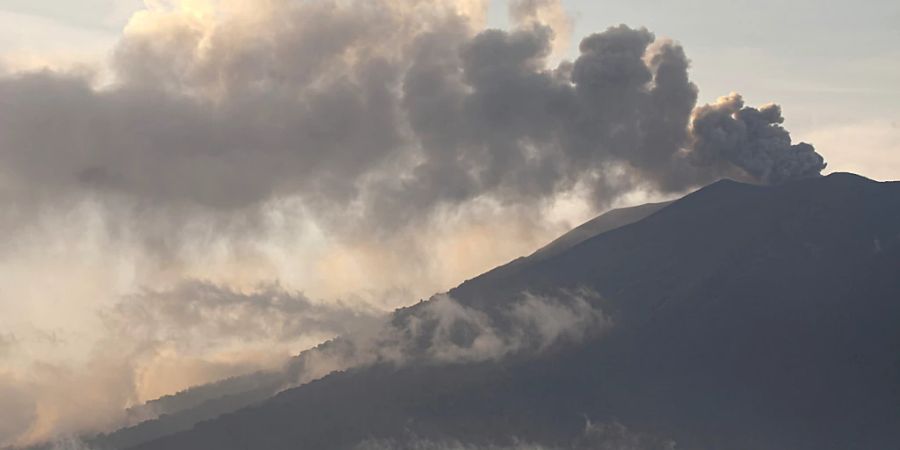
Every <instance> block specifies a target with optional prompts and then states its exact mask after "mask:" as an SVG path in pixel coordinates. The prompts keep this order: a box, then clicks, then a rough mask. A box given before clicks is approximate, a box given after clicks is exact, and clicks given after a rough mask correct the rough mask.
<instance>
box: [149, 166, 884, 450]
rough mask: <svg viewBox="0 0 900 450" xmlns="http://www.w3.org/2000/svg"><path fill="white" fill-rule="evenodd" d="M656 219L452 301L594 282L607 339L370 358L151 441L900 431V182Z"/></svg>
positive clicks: (732, 195) (702, 195) (308, 444)
mask: <svg viewBox="0 0 900 450" xmlns="http://www.w3.org/2000/svg"><path fill="white" fill-rule="evenodd" d="M645 212H646V213H647V214H649V215H648V216H646V217H640V216H641V215H642V214H637V216H638V217H637V218H636V219H635V220H637V221H635V222H634V223H631V224H628V225H624V226H619V227H616V226H610V227H608V228H609V229H606V228H605V227H598V229H599V230H601V231H602V232H600V233H599V234H596V235H592V236H591V237H584V238H581V237H579V238H573V239H563V240H561V242H560V241H557V242H555V243H554V244H551V245H550V246H548V247H547V248H545V249H543V250H541V251H539V252H537V253H535V254H533V255H532V256H530V257H527V258H521V259H519V260H516V261H514V262H513V263H511V264H508V265H506V266H503V267H500V268H498V269H495V270H493V271H491V272H488V273H486V274H484V275H482V276H480V277H478V278H475V279H473V280H470V281H467V282H466V283H463V284H462V285H460V286H459V287H457V288H455V289H453V290H451V291H450V293H449V294H450V296H451V297H452V298H453V299H454V300H455V301H456V302H458V303H459V304H460V305H461V306H462V307H465V308H468V309H469V310H472V311H478V312H480V313H483V314H484V315H485V316H486V317H491V318H495V319H496V320H497V323H499V324H500V325H498V326H500V327H503V326H504V325H503V323H504V319H502V318H504V317H508V312H509V311H510V309H511V308H513V307H514V305H515V302H516V301H518V299H521V297H522V294H523V293H524V292H527V293H531V294H532V295H537V296H544V297H548V298H551V297H554V296H558V295H559V293H560V292H572V291H590V292H593V293H595V295H592V296H590V297H588V298H589V299H590V301H591V303H592V306H593V307H595V308H597V309H598V310H601V311H602V312H603V313H604V314H605V315H606V317H608V318H609V320H610V321H611V322H612V325H611V326H610V327H609V329H608V330H606V331H605V332H604V333H599V334H591V335H588V336H587V337H586V338H585V339H584V340H582V341H580V342H578V343H576V344H571V343H570V344H569V345H555V346H553V347H552V348H550V349H549V350H547V351H543V352H538V353H532V352H525V351H523V352H514V353H511V354H510V355H509V356H508V357H505V358H500V359H485V360H478V361H468V362H457V363H441V364H438V363H434V362H429V363H423V364H396V363H395V362H390V361H388V362H383V363H376V364H374V365H366V366H362V367H357V368H354V369H349V370H346V371H344V372H337V373H334V374H331V375H329V376H326V377H324V378H322V379H320V380H317V381H313V382H311V383H308V384H305V385H303V386H300V387H298V388H294V389H289V390H287V391H284V392H281V393H280V394H278V395H276V396H275V397H273V398H271V399H269V400H266V401H264V402H261V403H258V404H256V405H255V406H252V407H249V408H244V409H241V410H239V411H237V412H234V413H230V414H226V415H223V416H221V417H219V418H217V419H215V420H210V421H206V422H202V423H199V424H197V425H196V426H194V427H193V428H192V429H190V430H188V431H184V432H180V433H176V434H173V435H170V436H166V437H163V438H160V439H157V440H153V441H150V442H145V443H143V444H142V445H140V446H138V447H137V448H140V449H146V450H153V449H173V450H177V449H190V450H199V449H217V450H218V449H245V448H253V449H288V448H290V449H297V448H303V449H306V448H308V449H332V448H333V449H342V448H354V447H355V446H357V445H358V444H359V443H360V442H362V441H366V440H369V441H371V440H375V441H377V440H384V439H387V440H390V439H397V438H401V437H403V436H415V437H417V438H423V439H431V440H438V441H440V440H444V439H452V440H459V441H466V442H471V443H475V444H486V443H504V442H511V440H512V439H518V440H521V441H525V442H536V443H541V444H545V445H548V446H558V447H563V448H568V447H573V446H577V445H576V443H577V442H580V441H578V439H580V436H583V434H584V430H585V423H586V422H587V421H590V422H591V423H615V424H622V425H624V426H625V427H627V428H628V429H629V430H631V431H632V432H634V433H639V434H640V435H642V436H644V435H646V436H654V437H658V438H660V439H663V440H667V439H671V440H673V441H675V442H677V445H678V447H677V448H679V449H718V450H728V449H735V450H738V449H766V450H779V449H785V450H787V449H791V450H797V449H816V450H821V449H875V448H894V447H895V446H896V443H897V442H900V321H898V320H900V183H877V182H874V181H871V180H867V179H864V178H862V177H858V176H856V175H851V174H833V175H830V176H827V177H821V178H816V179H809V180H803V181H798V182H793V183H789V184H785V185H780V186H773V187H763V186H754V185H748V184H741V183H737V182H733V181H721V182H718V183H715V184H713V185H711V186H708V187H706V188H704V189H701V190H700V191H697V192H695V193H693V194H691V195H688V196H686V197H685V198H683V199H681V200H678V201H676V202H673V203H672V204H669V205H662V206H661V207H660V208H658V210H655V211H654V210H653V208H652V207H647V210H645ZM588 234H589V235H590V233H588ZM573 236H574V235H573ZM435 301H438V300H437V299H434V300H431V301H429V302H422V303H420V304H418V305H415V306H413V307H410V308H405V309H403V310H400V311H398V312H397V313H396V314H395V317H394V319H393V323H394V324H403V323H407V322H409V321H410V320H412V319H411V318H416V317H417V316H418V315H420V314H422V312H423V311H426V310H427V309H428V308H429V305H431V304H433V302H435ZM454 333H456V334H461V335H466V333H471V330H469V329H466V328H465V327H463V328H462V329H460V330H456V331H454ZM336 342H338V344H334V343H333V344H332V346H338V347H339V346H340V345H339V343H340V340H338V341H336ZM417 345H418V344H417ZM422 345H426V346H427V345H429V343H428V342H425V343H423V344H422ZM598 448H603V447H598Z"/></svg>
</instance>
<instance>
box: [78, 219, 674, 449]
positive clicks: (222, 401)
mask: <svg viewBox="0 0 900 450" xmlns="http://www.w3.org/2000/svg"><path fill="white" fill-rule="evenodd" d="M668 204H669V202H666V203H649V204H645V205H640V206H634V207H627V208H621V209H614V210H610V211H608V212H606V213H603V214H601V215H599V216H597V217H595V218H594V219H591V220H590V221H588V222H586V223H584V224H582V225H580V226H578V227H576V228H574V229H572V230H571V231H569V232H567V233H566V234H563V235H562V236H560V237H559V238H557V239H556V240H554V241H553V242H551V243H549V244H548V245H546V246H545V247H543V248H541V249H539V250H537V251H536V252H534V253H533V254H532V255H531V256H529V257H523V258H518V259H516V260H515V261H512V262H510V263H509V264H506V265H503V266H500V267H498V268H496V269H494V270H492V271H491V272H489V273H490V274H493V273H506V272H509V271H516V270H520V269H521V268H522V267H524V265H530V264H533V263H534V262H536V261H538V260H541V259H544V258H547V257H550V256H552V255H555V254H558V253H560V252H562V251H564V250H566V249H568V248H570V247H572V246H575V245H577V244H578V243H580V242H582V241H584V240H586V239H589V238H591V237H593V236H596V235H598V234H601V233H604V232H606V231H609V230H612V229H615V228H619V227H622V226H625V225H628V224H630V223H633V222H636V221H638V220H641V219H643V218H644V217H647V216H649V215H650V214H653V213H654V212H656V211H658V210H659V209H661V208H663V207H664V206H666V205H668ZM526 262H527V264H526ZM486 276H487V275H486ZM335 347H336V346H335V344H334V343H325V344H323V345H321V346H319V347H317V348H314V349H310V350H307V351H304V352H302V353H301V354H300V355H297V356H296V357H294V358H292V360H291V361H290V362H289V363H288V365H287V366H286V369H285V370H284V371H273V372H258V373H252V374H248V375H243V376H238V377H234V378H229V379H226V380H222V381H218V382H215V383H210V384H206V385H202V386H197V387H193V388H191V389H188V390H185V391H183V392H179V393H177V394H173V395H169V396H165V397H162V398H160V399H158V400H154V401H151V402H148V403H146V404H144V405H140V406H138V407H136V408H133V411H131V413H132V414H133V415H135V416H138V417H140V416H147V415H153V416H159V417H157V418H155V419H152V420H147V421H144V422H141V423H139V424H136V425H134V426H131V427H127V428H123V429H120V430H117V431H115V432H112V433H109V434H104V435H100V436H96V437H94V438H92V439H90V442H91V444H92V445H94V446H96V447H100V448H126V447H130V446H134V445H138V444H141V443H144V442H147V441H150V440H153V439H156V438H159V437H163V436H166V435H168V434H173V433H176V432H180V431H185V430H188V429H190V428H191V427H192V426H194V425H195V424H197V423H199V422H202V421H205V420H210V419H213V418H216V417H218V416H220V415H222V414H225V413H229V412H233V411H236V410H238V409H241V408H243V407H247V406H250V405H254V404H257V403H259V402H262V401H264V400H266V399H268V398H270V397H272V396H273V395H275V394H276V393H277V392H278V391H280V390H281V389H283V388H284V387H285V386H289V385H291V384H294V383H297V380H298V379H303V378H309V379H314V378H317V376H314V375H308V376H304V374H305V373H306V372H308V371H309V370H308V368H307V365H308V360H310V359H313V360H315V359H316V358H317V356H318V354H321V353H335V352H340V348H335Z"/></svg>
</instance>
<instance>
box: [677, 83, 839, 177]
mask: <svg viewBox="0 0 900 450" xmlns="http://www.w3.org/2000/svg"><path fill="white" fill-rule="evenodd" d="M783 122H784V117H782V115H781V107H780V106H778V105H775V104H769V105H765V106H763V107H761V108H759V109H756V108H752V107H749V106H744V99H743V98H742V97H741V96H740V95H739V94H731V95H729V96H726V97H722V98H720V99H719V101H718V102H716V103H715V104H712V105H704V106H701V107H700V108H698V109H697V111H696V112H695V114H694V121H693V125H692V130H691V131H692V134H693V138H694V141H693V148H694V152H695V153H696V154H697V156H698V157H699V158H700V160H702V161H704V162H709V163H713V164H716V163H721V162H725V163H730V164H734V165H735V166H737V167H740V168H741V169H743V170H744V171H746V172H747V173H748V174H750V175H751V176H752V177H753V178H755V179H756V180H758V181H761V182H764V183H768V184H779V183H784V182H786V181H790V180H794V179H798V178H809V177H814V176H818V175H819V174H821V172H822V170H823V169H825V165H826V164H825V160H824V158H822V156H821V155H819V154H818V153H816V150H815V149H814V148H813V146H812V145H809V144H807V143H805V142H801V143H799V144H791V135H790V133H788V131H787V130H785V129H784V127H782V126H781V123H783Z"/></svg>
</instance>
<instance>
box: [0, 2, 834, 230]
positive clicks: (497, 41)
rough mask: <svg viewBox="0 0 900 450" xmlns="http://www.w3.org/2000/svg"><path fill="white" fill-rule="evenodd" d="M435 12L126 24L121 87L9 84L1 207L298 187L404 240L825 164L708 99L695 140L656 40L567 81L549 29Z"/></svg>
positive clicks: (319, 8)
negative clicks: (628, 195)
mask: <svg viewBox="0 0 900 450" xmlns="http://www.w3.org/2000/svg"><path fill="white" fill-rule="evenodd" d="M544 3H546V2H518V3H517V4H516V5H514V6H515V7H516V8H514V9H516V10H521V11H520V13H521V14H522V15H524V16H534V15H535V14H536V13H535V11H537V8H540V7H543V6H545V5H544ZM423 10H428V8H426V7H424V6H422V5H419V7H418V8H416V9H412V10H409V11H408V10H405V9H398V8H393V9H392V8H379V7H377V5H369V4H368V2H360V4H355V3H353V4H350V5H345V4H337V3H335V4H331V3H330V2H314V3H299V4H290V5H289V4H287V3H284V4H281V3H279V4H278V6H277V8H274V10H273V11H272V12H271V13H270V15H264V16H263V17H264V18H263V19H260V20H258V21H257V22H252V23H242V22H240V21H237V20H236V21H231V22H223V23H220V24H218V25H217V26H216V27H213V28H210V29H209V30H206V31H203V30H200V31H198V30H197V29H196V28H192V27H191V26H189V25H186V24H180V23H178V22H175V23H174V25H173V24H172V23H168V22H166V24H165V26H159V27H157V28H153V27H147V28H146V29H139V30H137V31H130V32H128V33H126V35H125V36H124V37H123V39H122V41H121V43H120V44H119V46H118V48H117V50H116V52H115V57H114V59H113V67H114V70H115V74H116V83H114V84H113V85H112V86H111V87H106V88H100V89H98V88H94V87H92V85H91V81H90V80H88V79H86V78H85V77H83V76H81V75H73V74H67V73H56V72H42V73H27V74H15V75H7V76H4V77H3V78H2V79H0V98H2V99H3V101H2V102H0V118H2V119H0V164H2V168H3V172H4V173H3V175H4V179H5V183H4V186H5V192H4V196H5V197H7V198H8V199H10V201H19V202H21V203H22V204H29V203H30V202H29V201H26V200H29V199H38V200H40V201H41V202H47V201H51V202H52V201H54V200H56V199H59V198H68V197H72V196H76V197H77V196H79V195H84V194H86V193H98V192H99V193H101V194H109V193H114V194H125V195H126V196H129V197H133V198H137V199H140V200H142V201H147V202H149V204H151V205H152V204H156V205H164V206H167V207H168V206H171V205H180V206H179V207H184V206H185V205H187V206H188V207H190V208H193V207H195V206H200V207H202V208H206V209H212V210H225V211H228V210H233V209H235V208H245V207H248V206H254V205H259V204H261V203H264V202H266V201H269V200H272V199H276V198H281V197H285V196H298V197H300V198H302V199H303V201H304V204H305V205H307V207H309V208H310V209H311V210H313V211H315V212H317V214H318V216H319V217H335V218H337V220H335V221H333V222H334V223H335V224H346V223H350V221H347V220H346V219H347V218H348V215H347V214H348V209H347V205H351V204H352V205H357V206H358V207H354V208H352V209H350V210H349V211H351V212H352V214H354V215H356V216H353V218H354V219H356V220H354V221H352V223H358V224H364V225H366V226H369V227H373V226H374V227H375V228H391V227H393V226H394V225H396V224H397V223H407V222H409V221H412V220H415V219H417V218H421V217H425V216H428V215H429V214H431V213H432V212H433V211H434V210H435V209H436V208H442V207H453V206H456V205H460V204H463V203H466V202H468V201H471V200H473V199H476V198H490V199H494V200H497V201H499V202H501V203H503V204H514V205H532V206H535V205H540V202H542V201H543V200H544V199H548V198H551V197H552V196H554V195H556V194H558V193H560V192H563V191H567V190H570V189H572V188H573V187H574V186H578V185H583V186H586V187H587V188H588V189H589V190H591V191H592V192H593V197H594V199H595V200H596V201H597V203H598V204H601V205H603V204H608V203H609V202H610V201H612V200H614V199H615V198H616V197H617V196H618V195H620V194H622V193H623V192H628V191H632V190H635V189H649V190H655V191H662V192H673V191H681V190H685V189H687V188H690V187H693V186H696V185H699V184H703V183H706V182H708V181H710V180H713V179H715V178H717V177H720V176H723V175H732V174H734V173H735V171H736V168H740V169H741V170H743V171H746V172H747V174H748V175H749V176H751V177H753V178H756V179H757V180H759V181H761V182H783V181H787V180H789V179H793V178H798V177H807V176H814V175H817V174H818V172H819V171H820V170H821V169H822V167H823V164H822V158H821V156H819V155H818V154H816V153H815V151H814V150H813V149H812V147H810V146H808V145H804V144H801V145H795V146H792V145H791V144H790V140H789V137H788V134H787V131H785V130H784V129H783V128H781V127H780V126H778V124H779V123H780V122H781V120H782V119H781V115H780V113H779V110H778V109H777V107H765V108H763V109H761V110H756V109H752V108H742V105H740V106H737V109H734V105H735V104H739V103H740V102H739V101H737V102H732V103H729V104H720V105H714V106H707V107H703V108H701V109H699V110H698V111H697V112H696V114H697V117H696V119H695V120H694V125H693V128H690V124H689V122H690V119H691V114H692V111H693V110H694V107H695V103H696V98H697V88H696V87H695V86H694V84H693V83H691V81H690V80H689V77H688V67H689V62H688V59H687V57H686V56H685V53H684V51H683V49H682V48H681V47H680V46H679V45H678V44H676V43H674V42H671V41H667V40H660V39H657V38H656V37H655V36H654V35H653V33H651V32H649V31H648V30H646V29H631V28H628V27H626V26H624V25H622V26H618V27H613V28H610V29H608V30H606V31H604V32H602V33H598V34H594V35H591V36H589V37H587V38H585V39H584V40H583V41H582V42H581V45H580V47H579V48H580V56H579V57H578V58H577V59H576V60H575V61H574V62H563V63H561V64H560V65H559V66H558V67H556V68H551V67H549V66H548V62H547V56H548V55H549V54H550V49H551V44H552V42H553V36H554V30H552V29H551V28H549V27H548V26H546V25H541V24H539V23H535V22H532V23H529V24H527V25H523V26H522V27H520V28H517V29H515V30H512V31H502V30H486V31H477V30H473V29H472V26H471V24H470V23H469V22H468V20H467V19H466V18H465V17H462V16H459V15H457V14H454V13H448V12H446V11H445V10H444V9H441V8H437V7H435V8H434V10H429V11H430V13H428V14H424V13H422V11H423ZM410 11H413V12H410ZM232 22H233V23H232ZM254 33H255V34H254ZM248 36H254V38H253V39H250V38H248ZM698 163H699V164H698ZM38 203H40V202H38ZM359 215H361V216H359Z"/></svg>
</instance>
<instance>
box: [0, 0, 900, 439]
mask: <svg viewBox="0 0 900 450" xmlns="http://www.w3.org/2000/svg"><path fill="white" fill-rule="evenodd" d="M863 3H864V4H865V6H866V7H861V5H860V4H859V3H857V4H855V5H851V6H835V7H831V8H822V7H821V6H819V5H816V4H814V3H813V2H791V3H790V4H784V3H783V2H774V1H772V2H769V1H756V2H729V3H728V4H727V5H725V4H724V3H722V2H713V1H705V0H704V1H691V2H655V1H654V2H651V1H630V2H624V1H623V2H588V1H562V2H559V1H555V0H517V1H515V2H511V3H509V4H507V3H506V2H498V1H492V2H488V3H485V1H483V0H444V1H439V2H436V1H430V0H429V1H425V0H380V1H378V2H369V1H362V0H320V1H314V2H291V1H287V0H257V1H249V0H147V1H146V2H143V1H133V0H78V1H53V0H27V1H26V0H0V202H2V208H0V209H2V214H0V232H2V233H3V234H4V236H6V237H7V239H5V240H4V242H3V244H2V245H0V363H2V365H0V446H2V445H4V444H6V443H10V442H20V443H21V442H31V441H34V440H37V439H43V438H47V437H51V436H59V435H64V434H66V433H77V432H81V431H86V430H89V431H98V430H104V429H108V428H109V427H111V426H114V425H117V424H118V425H120V424H121V420H122V417H121V412H122V410H123V409H124V408H125V407H128V406H132V405H135V404H139V403H141V402H144V401H147V400H151V399H153V398H156V397H158V396H160V395H164V394H167V393H171V392H174V391H177V390H180V389H184V388H186V387H189V386H192V385H195V384H198V383H204V382H208V381H211V380H215V379H219V378H222V377H226V376H230V375H234V374H238V373H244V372H248V371H252V370H255V369H259V368H267V367H273V366H276V365H278V364H279V363H280V362H281V361H283V360H284V358H286V357H287V356H288V355H291V354H295V353H296V352H298V351H299V350H302V349H304V348H307V347H309V346H312V345H315V344H317V343H319V342H322V341H323V340H325V339H328V338H330V337H333V336H336V335H340V334H342V333H344V332H346V331H347V329H348V327H352V326H355V325H356V324H359V323H363V322H366V321H368V320H373V319H374V318H377V317H378V316H380V315H381V314H384V313H385V312H387V311H390V310H392V309H393V308H396V307H399V306H404V305H408V304H411V303H414V302H415V301H417V300H418V299H421V298H426V297H428V296H429V295H431V294H434V293H436V292H441V291H444V290H446V289H449V288H451V287H453V286H455V285H456V284H458V283H460V282H462V281H463V280H465V279H467V278H471V277H473V276H476V275H478V274H479V273H482V272H484V271H486V270H488V269H490V268H492V267H495V266H496V265H499V264H502V263H504V262H506V261H509V260H511V259H513V258H516V257H518V256H522V255H525V254H528V253H530V252H531V251H534V250H535V249H537V248H538V247H539V246H541V245H542V244H544V243H547V242H549V241H550V240H552V239H553V238H555V237H556V236H558V235H560V234H561V233H563V232H564V231H566V230H568V229H570V228H571V227H573V226H575V225H578V224H579V223H581V222H583V221H585V220H587V219H589V218H591V217H593V216H595V215H596V214H598V213H600V212H603V211H605V210H607V209H609V208H613V207H618V206H627V205H634V204H638V203H642V202H647V201H652V200H662V199H671V198H674V197H677V196H679V195H683V194H684V193H686V192H689V191H691V190H692V189H696V188H698V187H700V186H702V185H704V184H706V183H709V182H712V181H714V180H716V179H718V178H722V177H731V178H737V179H740V180H742V181H749V182H756V183H763V184H765V183H780V182H785V181H790V180H793V179H797V178H804V177H809V176H816V175H818V174H819V173H820V172H821V171H822V160H823V157H824V159H825V160H826V161H828V163H829V166H828V168H827V169H826V172H827V171H829V170H846V171H855V172H858V173H861V174H862V175H866V176H869V177H871V178H875V179H880V180H888V179H898V178H900V128H898V123H900V107H898V106H897V105H900V102H898V100H900V91H898V88H897V86H896V80H898V79H900V58H898V56H900V53H898V52H900V50H898V48H897V46H896V43H897V41H898V39H897V38H898V30H900V26H898V25H900V6H896V5H895V4H893V3H891V2H879V1H868V2H863ZM619 24H626V25H627V26H619ZM610 27H613V28H610ZM641 27H646V28H647V29H643V28H641ZM595 33H596V34H595ZM738 93H739V94H738ZM772 102H775V103H777V105H775V104H771V103H772ZM782 122H783V127H782V126H781V125H782ZM788 131H790V134H789V133H788ZM801 141H805V142H809V143H811V144H813V145H814V146H815V148H813V147H812V146H810V145H806V144H802V143H800V142H801ZM98 368H99V370H101V371H102V373H103V374H104V376H103V377H98V376H97V372H98ZM72 386H78V387H79V388H78V389H71V387H72ZM86 409H89V410H90V411H92V413H91V414H84V411H85V410H86ZM4 411H6V412H10V411H14V412H15V414H14V415H13V416H10V417H5V416H3V412H4ZM10 424H11V425H10Z"/></svg>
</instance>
